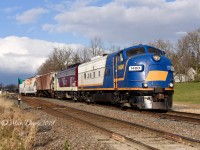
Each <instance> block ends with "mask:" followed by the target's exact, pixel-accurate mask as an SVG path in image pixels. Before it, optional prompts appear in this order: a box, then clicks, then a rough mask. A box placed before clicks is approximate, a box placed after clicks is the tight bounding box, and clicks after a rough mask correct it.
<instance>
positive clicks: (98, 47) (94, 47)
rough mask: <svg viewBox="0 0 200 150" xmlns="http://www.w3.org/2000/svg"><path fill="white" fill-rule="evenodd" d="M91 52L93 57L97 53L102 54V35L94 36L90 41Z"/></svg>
mask: <svg viewBox="0 0 200 150" xmlns="http://www.w3.org/2000/svg"><path fill="white" fill-rule="evenodd" d="M89 51H90V53H91V55H92V57H95V56H97V55H102V53H103V41H102V40H101V38H100V37H97V36H96V37H94V38H93V39H91V41H90V50H89Z"/></svg>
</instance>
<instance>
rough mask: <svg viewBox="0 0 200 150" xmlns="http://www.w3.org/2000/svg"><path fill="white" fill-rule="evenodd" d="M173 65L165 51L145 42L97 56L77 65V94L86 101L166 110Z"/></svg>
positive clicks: (170, 94)
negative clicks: (144, 43)
mask: <svg viewBox="0 0 200 150" xmlns="http://www.w3.org/2000/svg"><path fill="white" fill-rule="evenodd" d="M173 72H174V67H173V66H172V62H171V61H170V59H169V58H167V57H166V56H165V52H164V51H163V50H160V49H158V48H155V47H152V46H148V45H136V46H132V47H129V48H125V49H123V50H120V51H118V52H115V53H112V54H109V55H107V56H104V57H97V58H94V59H93V60H91V61H90V62H88V63H84V64H81V65H80V66H79V68H78V90H79V93H78V95H79V96H80V97H81V99H83V100H85V101H87V102H100V101H103V102H111V103H115V104H119V105H120V106H122V107H126V106H128V107H137V108H139V109H156V110H169V109H171V108H172V97H173V92H174V80H173Z"/></svg>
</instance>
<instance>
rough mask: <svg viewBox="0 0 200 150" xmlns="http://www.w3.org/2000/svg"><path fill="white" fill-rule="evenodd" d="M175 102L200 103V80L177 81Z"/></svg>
mask: <svg viewBox="0 0 200 150" xmlns="http://www.w3.org/2000/svg"><path fill="white" fill-rule="evenodd" d="M174 102H178V103H186V104H200V82H193V83H175V89H174Z"/></svg>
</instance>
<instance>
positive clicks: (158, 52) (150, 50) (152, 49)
mask: <svg viewBox="0 0 200 150" xmlns="http://www.w3.org/2000/svg"><path fill="white" fill-rule="evenodd" d="M148 51H149V53H156V54H158V55H163V54H164V53H163V52H162V51H161V50H159V49H157V48H153V47H149V48H148Z"/></svg>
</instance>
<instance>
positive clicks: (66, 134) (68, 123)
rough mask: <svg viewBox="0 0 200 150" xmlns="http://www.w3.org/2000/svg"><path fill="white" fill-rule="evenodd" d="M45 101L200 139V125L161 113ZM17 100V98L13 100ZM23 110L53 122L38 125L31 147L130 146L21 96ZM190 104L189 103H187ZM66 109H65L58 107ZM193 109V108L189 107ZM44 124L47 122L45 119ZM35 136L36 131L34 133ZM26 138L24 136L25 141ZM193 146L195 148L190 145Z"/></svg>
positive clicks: (181, 106) (104, 147)
mask: <svg viewBox="0 0 200 150" xmlns="http://www.w3.org/2000/svg"><path fill="white" fill-rule="evenodd" d="M31 99H32V101H34V100H35V101H36V100H38V98H34V97H31ZM40 99H41V100H42V101H48V102H53V103H55V104H57V105H62V106H68V107H72V108H73V107H74V108H78V109H81V110H85V111H89V112H93V113H97V114H101V115H105V116H109V117H113V118H115V117H116V118H118V119H122V120H126V121H130V122H135V123H138V124H142V125H146V126H149V127H155V128H157V129H161V130H165V131H168V132H172V133H175V134H181V135H183V136H186V137H191V138H194V139H200V135H199V134H198V133H200V131H199V129H200V127H199V124H197V123H192V122H187V121H180V120H175V119H167V118H166V117H163V116H159V115H152V114H146V113H142V112H140V111H134V112H132V111H129V110H127V111H122V110H120V108H117V107H115V106H107V105H97V104H90V105H87V104H85V103H75V102H73V101H69V100H55V99H47V98H40ZM12 101H13V102H15V103H16V102H17V101H16V99H13V100H12ZM20 107H21V111H22V114H25V113H30V114H31V115H32V116H34V118H36V120H34V119H33V120H32V122H37V121H49V122H51V123H52V124H51V125H49V124H48V122H46V124H43V125H38V124H36V126H35V133H34V136H33V137H32V142H31V143H30V145H31V148H30V149H69V148H70V149H121V148H122V147H126V148H128V147H127V145H126V144H123V142H122V143H121V142H117V141H116V140H114V139H112V138H108V137H105V136H104V135H102V134H101V133H99V132H97V131H95V130H93V129H91V128H90V127H87V126H84V125H82V124H81V123H79V122H76V121H74V120H73V119H66V118H65V119H64V118H62V117H60V116H56V115H55V114H54V115H52V114H51V113H46V112H44V111H43V110H44V109H45V108H43V107H35V108H34V107H30V106H29V105H27V104H26V103H25V102H24V101H23V98H22V105H21V106H20ZM188 107H189V106H188ZM188 107H187V105H186V106H185V105H184V106H183V105H182V104H181V105H179V104H176V106H175V108H176V109H177V110H181V109H186V108H188ZM59 109H64V108H62V107H61V108H59ZM190 110H194V109H193V108H191V107H190ZM43 123H45V122H43ZM32 135H33V134H32ZM25 139H26V138H24V139H22V141H25ZM191 149H193V148H191Z"/></svg>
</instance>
